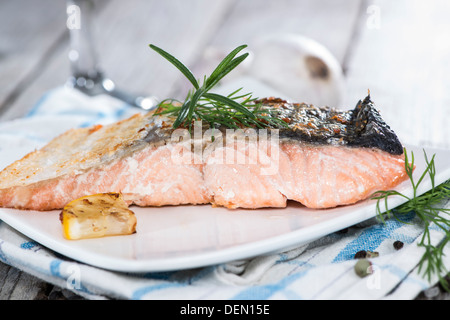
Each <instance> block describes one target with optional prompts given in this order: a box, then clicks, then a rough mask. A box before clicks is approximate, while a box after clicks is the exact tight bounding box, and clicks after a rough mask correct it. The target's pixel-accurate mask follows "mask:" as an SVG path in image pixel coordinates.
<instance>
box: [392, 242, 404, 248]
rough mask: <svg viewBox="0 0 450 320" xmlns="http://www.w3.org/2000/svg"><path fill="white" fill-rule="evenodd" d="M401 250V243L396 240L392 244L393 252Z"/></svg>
mask: <svg viewBox="0 0 450 320" xmlns="http://www.w3.org/2000/svg"><path fill="white" fill-rule="evenodd" d="M401 248H403V242H401V241H399V240H397V241H395V242H394V249H395V250H400V249H401Z"/></svg>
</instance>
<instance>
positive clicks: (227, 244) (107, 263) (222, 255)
mask: <svg viewBox="0 0 450 320" xmlns="http://www.w3.org/2000/svg"><path fill="white" fill-rule="evenodd" d="M406 148H407V150H408V153H410V152H411V151H412V152H414V154H415V160H416V165H417V167H416V170H415V179H416V181H417V179H418V176H419V175H420V174H421V173H422V172H423V171H424V169H425V168H426V163H425V160H424V157H423V150H422V148H418V147H413V146H406ZM8 152H11V150H10V151H8ZM426 152H427V155H428V157H429V159H430V158H431V156H432V155H433V154H436V159H435V161H436V172H437V175H436V184H440V183H442V182H445V181H446V180H447V179H449V178H450V162H449V160H448V159H450V150H437V149H426ZM0 157H1V154H0ZM18 158H19V155H18ZM430 188H431V181H430V179H429V178H428V176H427V177H426V178H425V180H424V181H423V182H422V183H421V186H420V189H419V192H418V194H422V193H424V192H426V191H428V190H429V189H430ZM396 190H398V191H400V192H402V193H404V194H405V195H408V196H411V195H412V187H411V183H410V181H405V182H404V183H402V184H400V185H399V186H398V187H397V188H396ZM403 202H404V200H403V198H392V200H391V201H389V207H391V208H392V207H395V206H397V205H399V204H401V203H403ZM375 205H376V202H375V201H374V200H366V201H362V202H360V203H357V204H355V205H350V206H344V207H338V208H333V209H326V210H313V209H308V208H305V207H303V206H301V205H299V204H296V203H293V202H292V203H289V205H288V207H287V208H283V209H260V210H228V209H225V208H212V207H211V206H210V205H202V206H168V207H158V208H139V207H134V206H132V207H131V209H132V210H133V211H135V213H136V217H137V221H138V222H137V232H136V233H135V234H133V235H128V236H115V237H106V238H98V239H86V240H72V241H70V240H66V239H65V238H64V237H63V234H62V227H61V223H60V220H59V213H60V211H51V212H35V211H22V210H14V209H5V208H0V219H1V220H3V221H4V222H6V223H7V224H9V225H10V226H11V227H13V228H15V229H16V230H18V231H19V232H21V233H23V234H24V235H26V236H28V237H30V238H31V239H33V240H35V241H37V242H39V243H41V244H42V245H44V246H46V247H48V248H50V249H52V250H54V251H55V252H58V253H60V254H62V255H65V256H67V257H69V258H72V259H75V260H78V261H80V262H84V263H87V264H90V265H93V266H96V267H100V268H104V269H109V270H115V271H124V272H153V271H170V270H179V269H187V268H195V267H203V266H207V265H213V264H219V263H225V262H228V261H232V260H238V259H245V258H251V257H254V256H257V255H264V254H270V253H273V252H277V251H283V250H286V249H289V248H291V247H295V246H298V245H301V244H305V243H308V242H310V241H313V240H315V239H317V238H320V237H323V236H325V235H327V234H330V233H332V232H335V231H339V230H341V229H343V228H346V227H349V226H352V225H354V224H356V223H359V222H362V221H364V220H367V219H369V218H372V217H374V216H375V215H376V209H375Z"/></svg>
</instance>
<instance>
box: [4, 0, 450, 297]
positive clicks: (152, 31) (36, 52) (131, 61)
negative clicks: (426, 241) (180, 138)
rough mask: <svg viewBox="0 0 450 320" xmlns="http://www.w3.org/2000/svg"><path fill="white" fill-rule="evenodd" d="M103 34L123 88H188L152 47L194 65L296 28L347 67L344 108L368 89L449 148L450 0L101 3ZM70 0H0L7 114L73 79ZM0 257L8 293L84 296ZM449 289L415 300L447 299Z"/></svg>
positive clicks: (405, 136) (425, 141)
mask: <svg viewBox="0 0 450 320" xmlns="http://www.w3.org/2000/svg"><path fill="white" fill-rule="evenodd" d="M94 2H95V25H94V27H95V29H94V39H95V43H96V49H97V54H98V57H99V61H100V65H101V68H102V69H103V70H104V71H105V73H106V74H107V75H108V76H109V77H111V78H112V79H113V80H114V81H115V82H116V84H117V86H118V87H121V88H122V89H124V90H127V91H130V92H136V93H147V94H156V95H157V96H159V97H174V96H177V95H180V94H181V93H180V92H182V90H183V88H184V85H185V80H184V79H182V77H180V75H179V73H178V72H177V71H176V70H174V68H173V67H171V66H170V65H169V64H167V63H160V62H161V60H160V57H159V56H157V55H156V54H151V52H150V49H149V48H148V44H149V43H155V44H159V45H160V46H161V47H163V48H165V49H166V50H168V51H169V52H172V53H173V54H174V55H175V56H177V57H179V58H180V59H182V61H184V62H185V63H186V64H187V65H189V66H190V67H191V68H192V69H193V71H194V72H196V73H198V72H203V71H204V70H208V68H212V67H213V66H214V63H216V62H217V61H216V60H215V59H214V57H215V55H219V53H221V52H223V51H224V50H231V49H233V48H234V47H236V46H237V45H240V44H242V43H249V44H251V43H252V42H253V41H255V39H257V38H258V37H261V36H264V35H266V34H269V33H273V32H277V33H295V34H299V35H302V36H306V37H309V38H311V39H314V40H316V41H317V42H319V43H321V44H322V45H324V46H325V47H326V48H328V50H329V51H330V52H331V53H332V54H333V55H334V57H335V58H336V59H337V61H338V62H339V64H340V65H341V67H342V69H343V71H344V75H345V89H344V92H345V97H344V99H343V101H342V106H343V107H347V106H348V107H349V108H351V107H353V106H354V105H355V103H356V102H357V101H358V100H359V99H361V98H363V97H364V95H365V94H366V93H367V90H368V89H370V92H371V95H372V97H373V100H374V101H375V103H376V104H377V106H378V108H379V109H380V112H381V113H382V116H383V118H384V119H385V120H386V122H387V123H389V124H390V126H391V127H392V128H393V129H394V131H396V132H397V134H398V136H399V137H400V139H401V140H402V141H403V142H404V143H410V144H416V145H417V144H418V145H422V146H425V147H426V146H429V147H441V148H450V126H449V119H450V90H446V89H447V85H448V83H450V19H449V18H448V14H449V13H450V2H449V1H447V0H432V1H423V0H396V1H392V0H379V1H375V0H373V1H372V0H319V1H317V0H277V1H275V0H216V1H207V0H170V1H158V0H148V1H139V0H129V1H121V0H95V1H94ZM66 20H67V16H66V4H65V2H64V1H54V0H39V1H35V0H14V1H1V2H0V121H7V120H11V119H14V118H17V117H20V116H22V115H23V114H24V113H25V112H26V111H27V110H28V109H30V108H31V107H32V105H33V104H34V103H35V102H36V101H37V100H38V99H39V98H40V97H41V96H42V95H43V94H44V93H45V92H46V91H47V90H50V89H52V88H54V87H57V86H60V85H62V84H64V83H65V82H66V80H67V79H68V77H69V75H70V67H69V61H68V50H69V32H68V29H67V28H66ZM74 298H78V297H77V296H76V295H74V294H73V293H71V292H70V291H68V290H65V289H64V288H57V287H54V286H53V285H51V284H48V283H45V282H43V281H41V280H39V279H37V278H35V277H33V276H31V275H29V274H27V273H24V272H22V271H20V270H18V269H15V268H13V267H10V266H8V265H5V264H1V263H0V299H2V300H5V299H74ZM448 298H449V295H448V294H447V293H445V292H443V291H442V290H440V287H439V286H435V287H433V288H431V289H429V290H427V291H426V292H422V293H421V294H420V295H419V296H418V297H417V299H448Z"/></svg>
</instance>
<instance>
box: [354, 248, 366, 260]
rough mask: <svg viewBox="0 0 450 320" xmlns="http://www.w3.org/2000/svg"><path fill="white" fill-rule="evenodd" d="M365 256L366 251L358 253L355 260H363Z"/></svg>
mask: <svg viewBox="0 0 450 320" xmlns="http://www.w3.org/2000/svg"><path fill="white" fill-rule="evenodd" d="M366 256H367V251H366V250H361V251H358V252H357V253H356V254H355V259H363V258H365V257H366Z"/></svg>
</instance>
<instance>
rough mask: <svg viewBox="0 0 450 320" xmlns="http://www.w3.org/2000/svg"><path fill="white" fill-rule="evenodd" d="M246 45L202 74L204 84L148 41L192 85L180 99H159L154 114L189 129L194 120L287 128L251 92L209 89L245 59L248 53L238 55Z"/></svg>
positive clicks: (214, 123) (240, 125)
mask: <svg viewBox="0 0 450 320" xmlns="http://www.w3.org/2000/svg"><path fill="white" fill-rule="evenodd" d="M246 47H247V46H246V45H241V46H239V47H237V48H235V49H234V50H233V51H231V52H230V53H229V54H228V55H227V56H226V57H225V58H224V59H223V60H222V61H221V62H220V63H219V65H218V66H217V67H216V68H215V69H214V71H213V72H212V73H211V75H210V76H209V77H206V76H205V77H204V81H203V83H202V84H200V83H199V81H197V80H196V78H195V76H194V75H193V74H192V72H191V71H190V70H189V68H188V67H186V66H185V65H184V64H183V63H182V62H181V61H179V60H178V59H177V58H175V57H174V56H172V55H171V54H169V53H167V52H166V51H164V50H163V49H161V48H158V47H157V46H155V45H153V44H150V48H152V49H153V50H155V51H156V52H157V53H159V54H160V55H161V56H162V57H164V58H165V59H166V60H168V61H169V62H170V63H172V64H173V65H174V66H175V67H176V68H177V69H178V70H180V72H181V73H182V74H183V75H184V76H185V77H186V78H187V79H188V80H189V81H190V82H191V83H192V85H193V86H194V88H193V89H192V90H190V91H189V93H188V95H187V97H186V99H185V100H184V101H183V102H181V101H177V100H173V99H168V100H164V101H162V102H160V103H159V105H158V109H157V112H155V115H161V114H166V115H170V116H173V117H175V118H176V119H175V121H174V123H173V128H178V127H180V126H183V127H187V128H189V129H190V128H191V126H192V123H193V121H195V120H202V121H205V122H207V123H209V124H210V126H211V127H217V126H225V127H228V128H234V129H237V128H241V127H256V128H265V127H276V128H279V127H286V126H287V123H286V122H285V121H283V120H281V119H278V118H277V117H276V116H274V115H275V114H274V110H270V109H269V108H264V106H262V104H260V103H256V101H257V99H256V98H253V97H252V95H251V94H250V93H247V94H240V95H238V94H239V93H240V91H241V89H242V88H240V89H238V90H236V91H235V92H233V93H231V94H229V95H227V96H224V95H220V94H217V93H211V92H209V91H210V90H211V89H212V88H213V87H214V86H215V85H217V84H218V83H219V81H220V80H222V79H223V78H224V77H225V76H226V75H227V74H228V73H230V72H231V71H232V70H233V69H235V68H236V67H237V66H238V65H239V64H240V63H241V62H242V61H244V60H245V58H247V56H248V53H244V54H241V55H239V56H238V54H239V53H240V52H241V51H242V50H243V49H245V48H246Z"/></svg>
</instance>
